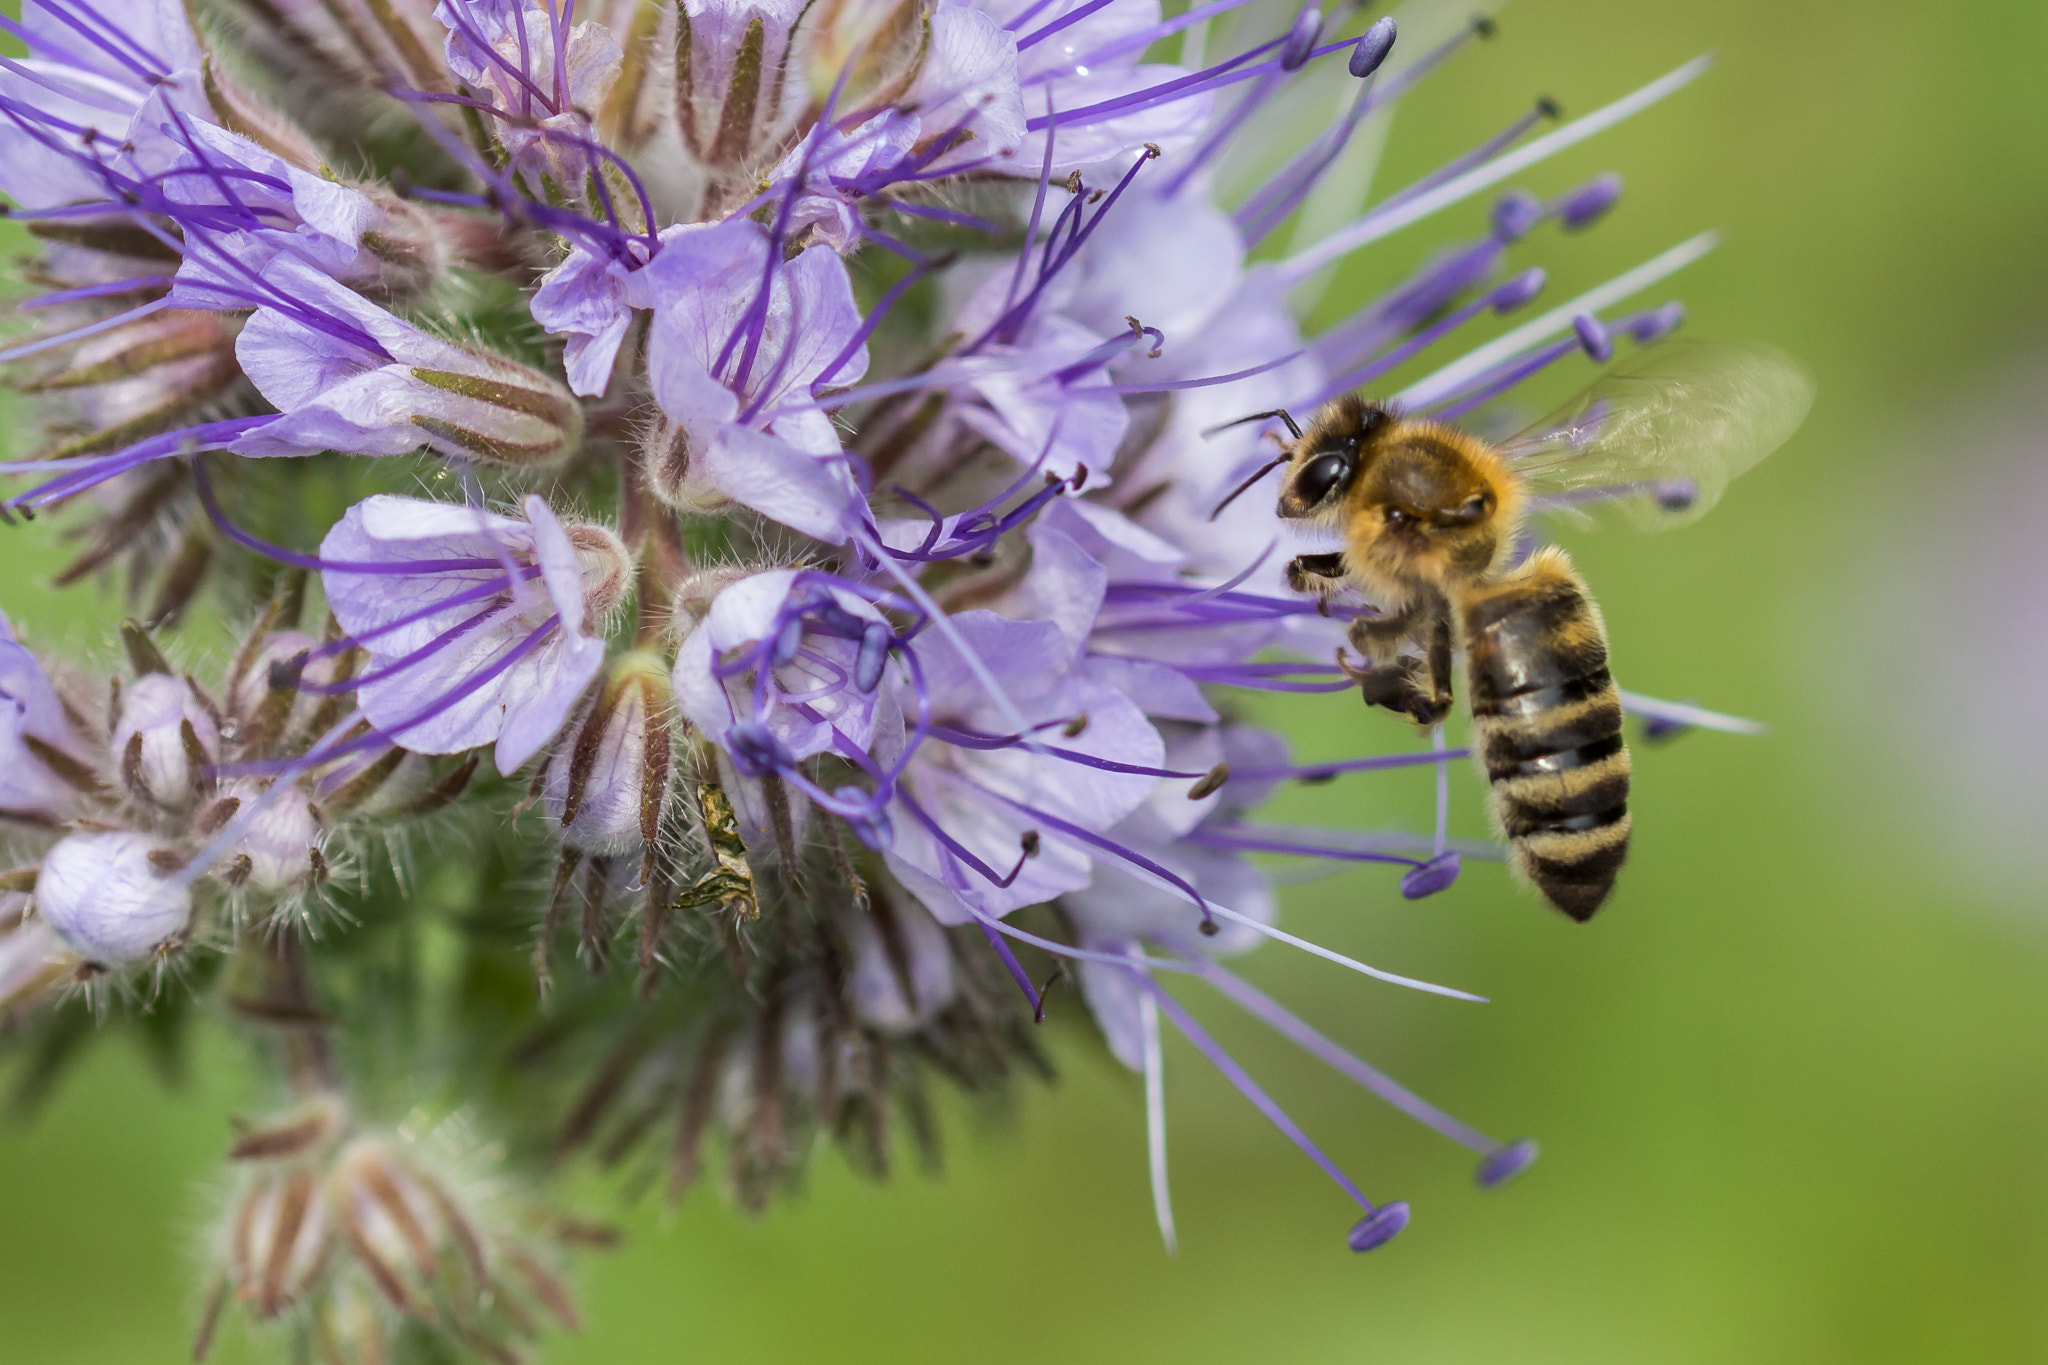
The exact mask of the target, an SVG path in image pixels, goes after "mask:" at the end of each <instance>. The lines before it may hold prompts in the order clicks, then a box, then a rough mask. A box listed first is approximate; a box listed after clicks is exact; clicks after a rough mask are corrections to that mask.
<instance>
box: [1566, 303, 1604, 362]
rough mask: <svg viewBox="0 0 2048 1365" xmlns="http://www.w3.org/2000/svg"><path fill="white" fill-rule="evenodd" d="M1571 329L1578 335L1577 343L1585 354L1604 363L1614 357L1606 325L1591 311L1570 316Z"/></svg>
mask: <svg viewBox="0 0 2048 1365" xmlns="http://www.w3.org/2000/svg"><path fill="white" fill-rule="evenodd" d="M1572 331H1573V332H1574V333H1576V334H1577V335H1578V338H1579V345H1581V346H1583V347H1585V350H1586V354H1587V355H1589V356H1591V357H1593V359H1594V360H1596V361H1598V362H1599V363H1600V364H1602V365H1605V364H1606V363H1607V362H1608V361H1610V360H1612V359H1613V358H1614V339H1613V338H1612V337H1610V336H1608V335H1607V328H1606V326H1605V325H1604V324H1603V323H1602V322H1601V321H1600V319H1598V318H1596V317H1594V316H1593V315H1592V314H1591V313H1579V314H1577V315H1576V316H1574V317H1573V318H1572Z"/></svg>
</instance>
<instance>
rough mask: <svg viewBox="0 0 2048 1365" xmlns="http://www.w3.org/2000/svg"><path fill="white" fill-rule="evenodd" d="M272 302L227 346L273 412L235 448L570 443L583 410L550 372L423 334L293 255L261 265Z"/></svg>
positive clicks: (523, 452) (380, 450)
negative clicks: (271, 417) (231, 346)
mask: <svg viewBox="0 0 2048 1365" xmlns="http://www.w3.org/2000/svg"><path fill="white" fill-rule="evenodd" d="M263 281H264V284H265V285H266V286H267V289H268V292H269V293H270V294H272V295H273V296H275V297H276V299H277V300H278V301H277V302H275V303H273V304H271V305H269V306H266V307H263V308H259V309H257V310H256V315H255V316H254V317H252V318H250V319H249V321H248V324H247V325H246V326H244V327H243V328H242V335H241V337H240V339H239V340H238V341H237V342H236V343H235V355H236V358H237V359H239V360H240V361H241V363H242V369H243V371H244V372H245V373H247V374H248V376H249V379H250V382H252V383H253V384H255V385H256V388H257V391H258V392H260V393H261V394H262V395H263V396H264V397H265V398H266V399H268V400H269V401H270V402H271V404H273V405H274V406H275V407H276V408H277V409H278V410H279V412H280V414H281V415H280V416H278V417H277V418H276V419H274V420H272V421H269V422H265V423H263V424H262V425H261V426H258V427H256V428H255V429H254V430H252V431H249V432H247V433H245V434H244V435H242V436H241V437H240V438H239V439H238V440H236V442H235V443H234V446H233V449H234V450H235V451H236V453H237V454H241V455H260V456H267V455H311V454H316V453H318V452H319V451H323V450H339V451H344V452H346V453H349V454H353V455H403V454H405V453H406V452H408V451H412V450H417V449H419V448H420V447H421V446H428V447H431V448H432V449H434V450H437V451H440V452H441V453H442V454H444V455H448V456H452V457H457V458H462V457H469V458H476V459H484V460H492V461H496V462H500V463H505V464H520V465H523V464H535V463H544V462H547V461H550V460H553V459H556V458H557V457H559V456H560V455H562V454H563V453H565V452H566V451H567V450H568V449H570V448H572V447H573V445H574V443H575V441H576V437H577V434H578V432H579V431H580V429H581V425H582V415H581V409H579V408H578V407H577V405H576V402H575V400H574V399H573V398H572V397H571V396H570V395H569V394H568V393H567V392H565V391H564V390H563V389H562V387H561V386H560V385H559V384H557V383H555V382H554V381H553V380H551V379H549V378H548V377H547V376H545V375H542V374H539V373H537V372H535V371H533V370H530V369H527V368H526V367H525V366H523V365H517V364H514V363H513V362H511V361H509V360H505V359H503V358H502V357H499V356H493V355H489V354H487V353H485V352H482V351H477V350H471V349H469V348H466V347H461V346H456V345H453V344H452V343H449V342H446V341H442V340H440V339H439V338H437V337H432V336H429V335H427V334H426V333H425V332H422V331H420V330H419V329H418V328H416V327H413V326H411V325H410V324H408V323H405V322H402V321H400V320H399V319H398V318H397V317H395V316H393V315H392V314H391V313H388V312H386V311H385V310H384V309H382V308H379V307H378V306H377V305H376V304H374V303H371V302H370V301H369V300H368V299H365V298H364V297H362V295H360V294H357V293H355V292H354V291H353V290H350V289H347V288H345V287H344V286H342V285H340V284H337V283H336V282H335V281H334V280H332V279H330V278H329V277H328V276H326V275H324V274H322V273H321V272H320V271H318V270H315V269H314V268H313V267H312V266H310V265H307V264H306V263H305V262H304V261H301V260H299V259H298V258H297V257H295V256H279V257H278V258H277V259H276V260H274V261H272V262H271V264H270V266H269V268H268V269H266V270H265V271H264V272H263Z"/></svg>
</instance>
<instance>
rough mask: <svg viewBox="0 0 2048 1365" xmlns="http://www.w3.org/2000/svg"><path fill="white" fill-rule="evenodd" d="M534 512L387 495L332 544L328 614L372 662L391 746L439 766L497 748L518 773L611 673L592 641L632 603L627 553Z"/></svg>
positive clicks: (367, 703)
mask: <svg viewBox="0 0 2048 1365" xmlns="http://www.w3.org/2000/svg"><path fill="white" fill-rule="evenodd" d="M525 512H526V519H525V520H524V521H520V520H516V519H514V518H511V517H503V516H499V515H497V514H495V513H491V512H484V511H481V510H478V509H475V508H469V507H462V506H457V505H453V504H449V503H437V502H426V501H422V500H420V499H418V498H398V497H391V496H388V495H379V496H377V497H373V498H370V499H368V500H366V501H364V502H360V503H357V504H356V505H355V506H354V507H352V508H350V509H349V511H348V514H347V515H346V516H344V517H343V518H342V519H341V521H340V522H338V523H337V524H336V525H335V527H334V529H333V530H332V531H329V532H328V533H327V538H326V540H324V541H322V542H321V545H320V555H321V559H322V560H323V561H325V562H326V563H327V564H328V565H329V567H328V568H327V569H326V570H325V571H324V572H323V573H322V575H321V579H322V582H323V583H324V584H325V587H326V591H327V600H328V604H329V606H330V608H331V609H332V610H333V612H334V615H335V618H336V619H337V620H339V621H340V622H341V625H342V628H343V629H344V630H346V631H347V632H348V633H349V636H350V638H352V639H353V640H355V641H356V642H357V643H359V644H360V645H361V646H362V647H363V648H364V649H365V650H366V651H368V653H369V662H368V664H367V665H366V666H365V667H364V668H363V670H362V671H361V672H360V673H359V674H358V675H357V684H356V696H357V700H358V703H359V704H360V705H361V707H362V710H363V715H364V716H365V717H366V718H367V719H368V720H369V722H370V723H371V724H372V725H373V726H375V727H376V729H377V731H378V732H379V733H380V734H382V735H383V736H384V737H385V738H386V739H388V740H389V741H390V742H392V743H396V744H399V745H402V746H403V747H405V748H407V749H410V750H413V751H414V752H416V753H426V754H452V753H460V752H462V751H463V750H465V749H474V748H477V747H479V746H481V745H485V744H495V745H496V746H497V748H496V759H497V764H498V771H499V772H502V773H510V772H512V771H514V770H515V769H517V768H518V767H520V766H521V765H522V764H524V763H525V762H526V761H527V760H528V759H530V758H532V757H533V756H534V754H536V753H538V752H539V751H540V749H541V748H542V746H544V745H545V744H546V743H547V742H548V741H549V740H550V739H553V738H554V737H555V735H556V733H557V732H558V731H560V730H561V728H562V726H563V725H565V724H567V723H568V720H569V713H570V711H571V710H572V709H573V708H574V706H575V705H576V700H577V698H578V697H580V696H581V695H582V693H583V689H584V688H585V687H587V686H588V685H589V683H590V680H591V679H592V678H593V677H595V676H596V675H597V670H598V669H599V667H601V666H602V665H603V663H604V656H605V645H604V640H603V639H602V638H601V637H598V636H593V635H591V634H589V633H588V630H589V627H590V626H592V625H594V624H596V623H597V622H598V621H600V620H601V619H602V618H603V616H604V614H605V613H606V612H608V611H610V610H611V609H612V608H613V607H615V606H616V605H618V603H619V601H620V600H621V599H622V598H623V597H624V596H625V592H626V587H627V582H628V564H629V560H628V557H627V555H626V552H625V549H624V547H622V546H621V545H620V544H619V543H618V541H617V539H616V538H615V537H613V536H612V534H611V533H610V532H609V531H606V530H604V529H603V528H602V527H599V526H591V525H571V526H568V527H564V526H563V525H562V523H561V522H560V521H558V520H556V518H555V515H554V513H553V512H551V511H550V510H549V509H548V505H547V504H546V503H545V502H543V501H542V500H541V499H540V498H538V497H529V498H528V499H527V500H526V504H525Z"/></svg>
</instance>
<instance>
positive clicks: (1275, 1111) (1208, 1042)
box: [1131, 969, 1407, 1250]
mask: <svg viewBox="0 0 2048 1365" xmlns="http://www.w3.org/2000/svg"><path fill="white" fill-rule="evenodd" d="M1131 976H1132V978H1133V979H1134V980H1135V981H1137V983H1138V985H1139V986H1140V987H1141V988H1142V989H1143V990H1144V991H1145V992H1146V993H1147V994H1149V995H1150V996H1151V997H1152V998H1153V999H1154V1000H1156V1001H1158V1002H1159V1008H1160V1010H1161V1011H1163V1012H1164V1013H1165V1015H1166V1017H1167V1018H1169V1019H1171V1020H1173V1026H1174V1027H1175V1028H1177V1029H1179V1030H1180V1031H1181V1036H1182V1037H1184V1038H1186V1039H1187V1040H1188V1041H1189V1042H1190V1043H1193V1044H1194V1045H1195V1049H1196V1050H1197V1051H1198V1052H1200V1053H1201V1054H1202V1055H1203V1056H1204V1057H1207V1058H1208V1059H1209V1064H1210V1065H1211V1066H1213V1067H1215V1068H1216V1069H1217V1070H1218V1071H1220V1072H1222V1073H1223V1076H1224V1079H1226V1080H1228V1081H1229V1082H1230V1083H1231V1084H1232V1085H1234V1086H1236V1087H1237V1091H1238V1093H1239V1094H1241V1095H1243V1096H1244V1097H1245V1098H1246V1099H1247V1100H1250V1101H1251V1104H1252V1107H1253V1108H1254V1109H1256V1110H1258V1111H1259V1112H1260V1113H1261V1114H1263V1115H1265V1117H1266V1121H1267V1122H1268V1123H1270V1124H1272V1125H1273V1126H1274V1127H1275V1128H1278V1129H1279V1130H1280V1131H1281V1133H1282V1134H1283V1135H1285V1136H1286V1138H1287V1140H1288V1141H1289V1142H1292V1143H1293V1144H1294V1145H1295V1146H1296V1147H1299V1148H1300V1149H1301V1151H1302V1153H1303V1154H1304V1155H1305V1156H1307V1157H1308V1159H1309V1160H1311V1161H1313V1162H1315V1164H1316V1165H1317V1166H1319V1167H1321V1168H1322V1172H1323V1174H1324V1175H1327V1176H1329V1177H1330V1179H1331V1180H1333V1181H1335V1182H1336V1183H1337V1188H1338V1189H1340V1190H1342V1191H1344V1193H1346V1194H1348V1195H1350V1196H1351V1198H1352V1199H1353V1201H1355V1202H1356V1203H1357V1204H1358V1206H1359V1207H1360V1208H1362V1209H1364V1210H1365V1211H1366V1213H1367V1214H1368V1215H1369V1216H1368V1217H1367V1218H1366V1220H1365V1222H1364V1223H1360V1224H1359V1227H1361V1228H1362V1227H1364V1226H1365V1225H1366V1223H1371V1222H1372V1221H1373V1218H1374V1217H1381V1218H1384V1217H1385V1216H1386V1215H1388V1214H1390V1213H1391V1212H1392V1211H1393V1210H1395V1209H1400V1210H1402V1215H1401V1218H1400V1223H1401V1224H1403V1225H1405V1224H1406V1222H1407V1216H1406V1210H1407V1205H1405V1204H1389V1205H1387V1206H1386V1207H1385V1208H1379V1207H1376V1206H1375V1205H1374V1204H1373V1202H1372V1201H1371V1200H1370V1199H1367V1198H1366V1197H1365V1195H1364V1194H1363V1193H1362V1192H1360V1190H1359V1188H1358V1186H1356V1185H1354V1184H1352V1183H1351V1177H1349V1176H1347V1175H1345V1174H1344V1172H1343V1170H1342V1169H1341V1168H1340V1167H1339V1166H1338V1165H1337V1163H1336V1162H1334V1161H1332V1160H1330V1158H1329V1157H1327V1156H1325V1155H1323V1150H1322V1149H1321V1148H1320V1147H1318V1146H1316V1145H1315V1143H1313V1142H1311V1141H1310V1140H1309V1136H1308V1134H1307V1133H1305V1132H1303V1131H1302V1129H1301V1126H1300V1125H1299V1124H1297V1123H1296V1122H1295V1121H1294V1120H1293V1119H1292V1118H1290V1117H1289V1116H1288V1114H1287V1111H1286V1110H1284V1109H1282V1108H1281V1107H1280V1106H1279V1105H1278V1104H1276V1103H1275V1102H1274V1101H1273V1099H1272V1097H1271V1096H1269V1095H1268V1094H1266V1092H1265V1091H1264V1090H1263V1089H1261V1088H1260V1086H1259V1083H1258V1082H1257V1081H1255V1080H1253V1079H1252V1077H1251V1073H1250V1072H1248V1071H1246V1070H1245V1069H1244V1068H1243V1067H1241V1066H1239V1065H1238V1064H1237V1059H1236V1058H1234V1057H1232V1056H1231V1055H1230V1054H1229V1053H1228V1052H1225V1051H1224V1050H1223V1047H1222V1045H1221V1044H1220V1043H1218V1042H1217V1041H1216V1040H1215V1039H1214V1038H1211V1037H1210V1036H1209V1034H1208V1031H1207V1030H1206V1029H1204V1028H1203V1027H1202V1026H1201V1025H1200V1024H1198V1023H1196V1022H1195V1021H1194V1018H1193V1017H1192V1016H1191V1015H1189V1014H1188V1012H1187V1011H1186V1010H1184V1009H1182V1008H1181V1006H1180V1002H1179V1001H1177V1000H1175V999H1174V998H1173V997H1172V996H1171V995H1169V994H1168V993H1167V992H1166V991H1164V990H1162V989H1160V987H1159V985H1158V983H1157V982H1155V981H1153V980H1152V978H1151V977H1150V976H1149V975H1147V974H1146V973H1144V972H1141V971H1137V970H1135V969H1133V970H1132V971H1131ZM1400 1230H1401V1228H1400V1226H1395V1227H1394V1228H1393V1229H1392V1231H1389V1232H1387V1233H1386V1235H1385V1236H1383V1237H1381V1238H1380V1241H1385V1240H1386V1238H1387V1237H1391V1236H1393V1235H1394V1233H1395V1232H1399V1231H1400ZM1352 1235H1353V1237H1354V1239H1355V1238H1356V1236H1357V1229H1353V1234H1352ZM1355 1245H1356V1244H1355V1241H1354V1246H1355ZM1372 1245H1374V1246H1377V1245H1378V1242H1375V1243H1373V1244H1372ZM1357 1249H1359V1250H1365V1249H1366V1248H1363V1247H1360V1248H1357Z"/></svg>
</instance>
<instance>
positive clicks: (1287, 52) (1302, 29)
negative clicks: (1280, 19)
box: [1280, 5, 1323, 71]
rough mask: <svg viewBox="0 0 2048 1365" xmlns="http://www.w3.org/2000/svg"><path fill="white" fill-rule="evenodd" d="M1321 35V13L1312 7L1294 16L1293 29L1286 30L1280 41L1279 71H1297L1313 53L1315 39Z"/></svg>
mask: <svg viewBox="0 0 2048 1365" xmlns="http://www.w3.org/2000/svg"><path fill="white" fill-rule="evenodd" d="M1322 33H1323V12H1322V11H1321V10H1319V9H1317V8H1315V7H1314V6H1313V5H1311V6H1310V7H1309V8H1307V9H1305V10H1303V11H1302V12H1301V13H1299V14H1297V15H1295V16H1294V27H1292V28H1290V29H1288V30H1287V36H1286V37H1285V38H1283V39H1281V40H1280V69H1281V70H1282V71H1298V70H1300V69H1301V66H1302V64H1303V63H1304V62H1306V61H1307V60H1308V57H1309V53H1311V52H1313V51H1315V46H1316V39H1317V38H1319V37H1321V36H1322Z"/></svg>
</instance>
